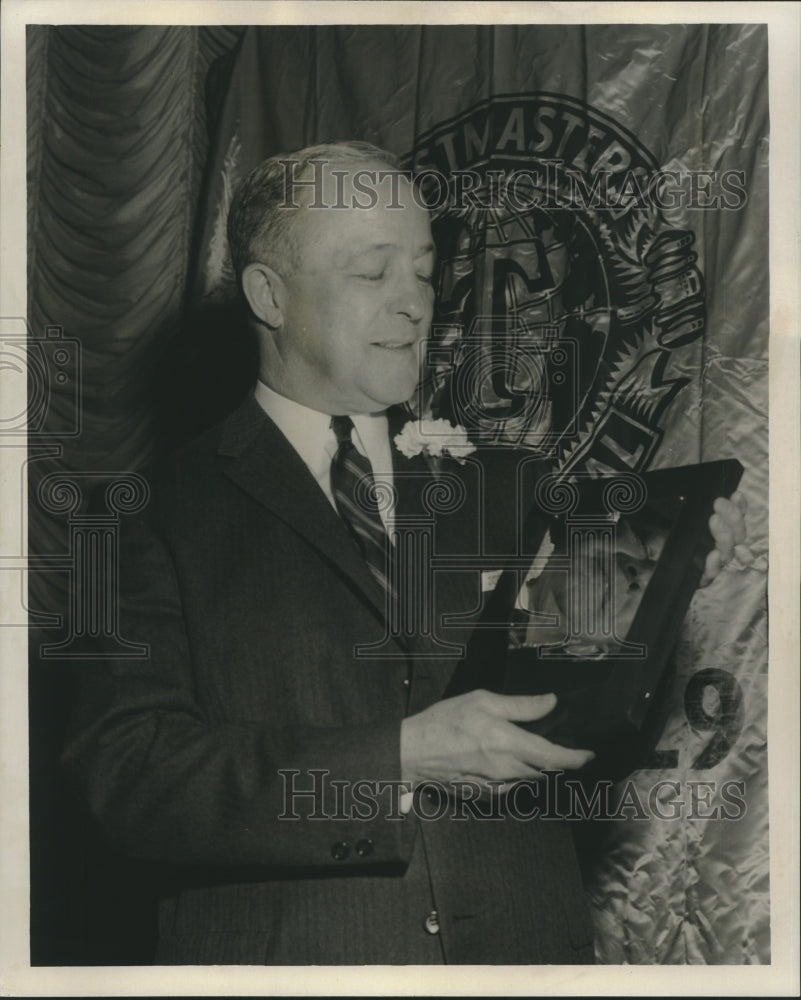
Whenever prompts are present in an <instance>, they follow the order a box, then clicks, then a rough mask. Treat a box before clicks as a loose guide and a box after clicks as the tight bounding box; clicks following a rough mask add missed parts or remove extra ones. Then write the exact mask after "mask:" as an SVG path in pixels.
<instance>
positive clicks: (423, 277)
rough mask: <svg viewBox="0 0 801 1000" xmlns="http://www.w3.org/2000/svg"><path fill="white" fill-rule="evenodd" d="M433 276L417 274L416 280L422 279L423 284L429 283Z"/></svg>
mask: <svg viewBox="0 0 801 1000" xmlns="http://www.w3.org/2000/svg"><path fill="white" fill-rule="evenodd" d="M433 277H434V275H433V274H418V275H417V280H418V281H422V283H423V284H424V285H430V284H431V281H432V279H433Z"/></svg>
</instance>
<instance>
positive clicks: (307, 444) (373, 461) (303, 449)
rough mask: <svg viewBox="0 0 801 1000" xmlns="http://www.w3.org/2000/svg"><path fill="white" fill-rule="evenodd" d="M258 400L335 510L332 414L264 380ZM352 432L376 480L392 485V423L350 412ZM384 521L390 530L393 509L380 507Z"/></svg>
mask: <svg viewBox="0 0 801 1000" xmlns="http://www.w3.org/2000/svg"><path fill="white" fill-rule="evenodd" d="M255 396H256V402H257V403H258V404H259V406H261V408H262V409H263V410H264V412H265V413H266V414H267V416H269V417H270V418H271V419H272V420H273V422H274V423H275V424H276V426H277V427H278V429H279V430H280V431H281V433H282V434H283V435H284V437H285V438H286V439H287V441H289V443H290V444H291V445H292V447H293V448H294V449H295V451H296V452H297V453H298V454H299V455H300V457H301V458H302V459H303V462H304V464H305V465H306V467H307V468H308V470H309V472H311V474H312V475H313V476H314V478H315V480H316V481H317V484H318V486H319V487H320V489H321V490H322V491H323V493H324V494H325V495H326V497H327V498H328V502H329V503H330V504H331V506H332V507H333V508H334V510H336V503H335V502H334V495H333V493H332V492H331V461H332V459H333V457H334V455H335V454H336V451H337V439H336V435H335V434H334V431H333V430H332V428H331V416H330V414H327V413H320V411H319V410H312V409H311V408H310V407H308V406H304V405H303V404H302V403H297V402H295V400H294V399H289V398H287V397H286V396H282V395H281V394H280V393H277V392H276V391H275V390H274V389H271V388H270V387H269V386H268V385H265V383H264V382H261V381H258V382H257V383H256V392H255ZM351 420H352V421H353V433H352V434H351V440H352V441H353V444H354V445H355V447H356V449H357V451H359V452H360V453H361V454H362V455H364V456H365V457H366V458H367V459H368V460H369V462H370V465H371V466H372V468H373V478H374V479H375V481H376V482H377V483H386V484H387V485H388V486H390V487H391V486H392V450H391V447H390V443H389V426H388V423H387V417H386V414H384V413H355V414H351ZM380 513H381V520H382V521H383V522H384V527H385V528H386V529H387V530H388V531H389V530H390V525H391V520H390V513H391V512H390V511H384V510H381V511H380Z"/></svg>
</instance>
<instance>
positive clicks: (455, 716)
mask: <svg viewBox="0 0 801 1000" xmlns="http://www.w3.org/2000/svg"><path fill="white" fill-rule="evenodd" d="M555 705H556V696H555V695H553V694H544V695H507V694H493V693H492V692H490V691H471V692H469V693H468V694H462V695H459V696H458V697H455V698H447V699H446V700H445V701H439V702H437V703H436V704H435V705H431V707H430V708H427V709H425V710H424V711H423V712H420V713H419V714H417V715H412V716H410V717H409V718H408V719H404V720H403V723H402V724H401V776H402V778H403V780H404V781H411V782H413V783H414V784H417V783H418V782H421V781H424V780H425V779H436V780H438V781H442V782H449V781H473V782H477V783H479V784H486V783H487V782H488V781H504V782H513V781H517V780H519V779H520V778H538V777H541V776H542V771H543V770H563V769H564V770H569V769H576V768H579V767H583V765H584V764H586V763H587V762H588V761H590V760H592V758H593V757H594V756H595V754H593V753H592V752H591V751H590V750H568V749H567V748H566V747H561V746H557V745H556V744H555V743H550V742H549V741H548V740H546V739H545V738H544V737H542V736H537V735H536V734H534V733H529V732H526V730H525V729H521V727H520V726H516V725H515V722H529V721H533V720H534V719H541V718H542V717H543V716H544V715H547V714H548V712H550V711H551V710H552V709H553V707H554V706H555Z"/></svg>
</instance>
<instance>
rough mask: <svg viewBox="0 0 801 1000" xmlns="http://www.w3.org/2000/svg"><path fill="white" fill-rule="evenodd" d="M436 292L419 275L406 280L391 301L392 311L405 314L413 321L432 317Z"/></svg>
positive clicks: (418, 321) (417, 321)
mask: <svg viewBox="0 0 801 1000" xmlns="http://www.w3.org/2000/svg"><path fill="white" fill-rule="evenodd" d="M433 298H434V293H433V291H432V288H431V286H430V285H428V284H426V283H424V282H422V281H421V280H420V278H418V277H417V275H412V277H411V279H407V280H404V281H403V282H402V283H401V284H400V285H399V287H398V288H397V289H396V290H395V293H394V295H393V297H392V299H391V301H390V308H391V311H392V312H394V313H398V314H400V315H401V316H405V317H406V318H407V319H408V320H409V321H410V322H412V323H420V322H421V321H422V320H424V319H426V317H428V319H430V318H431V309H432V305H433Z"/></svg>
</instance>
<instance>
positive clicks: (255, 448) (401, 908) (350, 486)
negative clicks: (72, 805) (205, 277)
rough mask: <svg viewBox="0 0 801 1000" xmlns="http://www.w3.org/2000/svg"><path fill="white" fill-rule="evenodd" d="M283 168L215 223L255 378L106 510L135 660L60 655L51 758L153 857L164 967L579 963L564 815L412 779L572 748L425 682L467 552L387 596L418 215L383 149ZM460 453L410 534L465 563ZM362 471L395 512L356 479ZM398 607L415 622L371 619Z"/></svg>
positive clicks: (419, 468)
mask: <svg viewBox="0 0 801 1000" xmlns="http://www.w3.org/2000/svg"><path fill="white" fill-rule="evenodd" d="M315 152H316V153H317V154H318V155H319V156H321V157H324V158H325V159H326V160H327V161H328V164H327V166H325V167H324V168H322V169H321V170H320V171H318V168H316V167H315V166H314V164H311V165H310V162H309V161H310V159H311V157H312V154H314V153H315ZM293 159H294V160H295V161H297V162H296V163H295V165H294V167H293V168H292V171H293V172H292V173H291V174H289V175H287V171H286V167H285V165H282V164H281V161H280V159H278V158H276V159H275V160H271V161H267V162H266V163H264V164H262V165H261V166H260V167H258V168H257V169H256V170H255V171H254V172H253V173H252V174H251V175H250V177H249V178H248V179H247V181H246V182H245V184H244V185H243V186H242V188H241V189H240V190H239V192H238V193H237V196H236V198H235V201H234V204H233V206H232V210H231V215H230V221H229V242H230V245H231V251H232V257H233V262H234V265H235V269H236V271H237V274H238V276H239V279H240V282H241V286H242V289H243V292H244V295H245V297H246V299H247V302H248V305H249V307H250V311H251V313H252V318H253V322H254V324H255V326H256V329H257V332H258V337H259V345H260V358H261V363H260V370H259V382H258V384H257V386H256V390H255V393H254V394H253V395H252V396H251V397H249V398H248V399H247V400H246V401H245V403H244V404H243V405H242V406H241V407H240V408H239V409H238V410H237V411H236V412H235V413H234V414H233V415H232V416H231V417H230V418H229V419H228V420H226V421H225V423H224V424H223V425H222V426H221V427H219V428H216V429H214V430H213V431H210V432H208V433H206V434H205V435H204V436H202V437H201V438H199V439H198V440H197V441H195V442H194V443H193V444H192V445H190V446H189V447H187V448H185V449H184V450H183V451H182V452H180V453H179V454H178V455H177V456H176V457H175V458H174V459H173V460H172V461H171V464H170V466H169V468H167V469H166V470H163V471H161V472H159V473H157V474H155V475H154V476H153V477H152V480H151V487H152V496H151V500H150V503H149V505H148V507H147V509H146V510H145V512H144V513H143V514H142V515H141V516H140V517H138V518H136V519H135V523H133V524H132V525H131V526H129V525H128V524H126V526H125V529H124V531H123V549H122V559H123V564H122V565H123V573H124V580H123V585H122V593H121V625H122V629H123V632H124V634H125V635H126V637H129V638H131V639H134V640H138V641H142V640H144V641H146V642H147V643H148V644H149V648H150V655H149V657H148V658H147V659H144V660H123V659H114V658H113V657H110V658H109V659H108V660H106V661H101V662H98V663H97V665H94V662H93V663H90V664H89V665H87V666H85V667H83V668H82V669H81V680H80V683H79V690H78V698H77V709H76V715H75V720H74V726H73V732H72V736H71V739H70V742H69V745H68V748H67V752H66V758H65V759H66V761H67V763H68V766H69V768H70V770H71V773H72V774H73V776H74V778H75V780H76V782H77V783H78V785H79V786H80V788H81V789H82V792H83V794H84V795H85V796H86V798H87V801H88V802H89V804H90V807H91V809H92V812H93V814H94V815H95V817H96V819H97V821H98V822H99V824H100V825H101V827H102V829H103V830H104V832H105V834H106V835H107V836H108V837H109V838H110V839H111V841H112V842H113V843H115V844H116V845H117V846H119V847H121V848H122V849H123V850H125V851H126V852H128V853H129V854H131V855H133V856H136V857H139V858H145V859H153V860H157V861H160V862H167V863H169V866H170V872H171V874H170V880H169V883H168V884H165V886H164V894H163V899H162V902H161V906H160V912H159V941H160V944H159V951H158V956H157V961H158V962H161V963H192V964H200V963H216V964H232V963H237V964H239V963H247V964H263V963H269V964H362V963H383V964H396V963H412V964H417V963H421V964H422V963H443V962H451V963H476V964H478V963H509V964H512V963H542V962H551V963H566V964H567V963H586V962H590V961H592V931H591V925H590V921H589V918H588V914H587V911H586V908H585V904H584V900H583V895H582V887H581V884H580V879H579V875H578V870H577V866H576V863H575V858H574V854H573V848H572V844H571V839H570V834H569V831H568V830H567V829H566V828H565V825H564V824H563V823H559V822H548V821H538V820H529V821H525V820H522V819H521V818H520V817H519V816H517V817H513V816H510V815H509V814H507V813H505V812H504V811H503V809H502V808H501V806H500V800H499V798H498V796H497V794H496V795H495V798H492V797H490V796H486V797H485V798H484V799H483V800H480V801H483V802H484V806H483V807H482V809H483V810H484V811H483V812H482V809H479V808H477V806H476V803H475V802H474V803H473V808H466V807H464V805H463V806H462V808H461V811H459V810H458V809H456V808H455V806H454V803H457V802H458V801H460V800H459V799H458V796H457V797H455V798H453V799H449V800H447V801H445V802H443V800H441V799H437V798H436V796H432V797H425V796H423V795H421V794H419V790H420V788H421V787H422V786H423V784H424V783H425V781H426V779H436V780H437V781H439V782H441V783H443V784H447V785H450V786H451V787H457V786H458V783H459V782H462V783H463V785H462V787H463V788H464V787H478V788H481V789H486V788H487V787H488V786H489V787H490V788H491V786H492V783H493V782H494V783H495V789H496V793H497V788H498V786H499V785H500V784H501V783H504V782H505V783H509V782H513V781H516V780H517V779H527V778H536V777H537V776H538V775H540V774H541V772H542V771H543V770H544V769H553V770H561V769H565V770H571V769H576V768H580V767H581V766H582V765H583V764H584V763H585V762H586V761H588V760H589V759H590V757H591V754H590V753H589V752H588V751H584V750H575V749H566V748H563V747H560V746H556V745H554V744H552V743H549V742H548V741H547V740H545V739H543V738H542V737H540V736H537V735H534V734H532V733H529V732H527V731H525V730H524V729H522V728H521V727H519V726H517V725H516V724H515V723H516V722H517V721H523V720H531V719H536V718H539V717H541V716H543V715H544V714H546V713H547V712H548V711H550V710H551V709H552V707H553V705H554V699H553V697H552V696H548V695H545V696H542V697H523V696H519V697H509V696H502V695H497V694H491V693H489V692H486V691H479V692H472V693H469V694H465V695H460V696H457V697H453V698H449V699H444V700H443V697H442V696H443V693H444V692H445V689H446V687H447V684H448V682H449V680H450V678H451V676H452V674H453V671H454V669H455V668H456V666H457V663H458V662H459V659H460V656H461V653H462V651H463V648H464V645H465V643H466V642H467V640H468V638H469V618H470V614H471V613H474V612H475V610H476V608H477V606H478V604H479V603H480V593H479V584H478V574H477V573H475V572H470V571H467V572H464V571H462V572H460V571H459V570H458V567H457V566H456V565H455V564H454V565H452V566H451V567H450V570H448V568H447V567H446V569H445V570H444V571H443V572H438V573H436V574H434V576H433V580H434V584H435V585H434V586H433V588H432V590H431V592H430V593H429V592H428V590H427V589H426V588H425V587H424V588H423V592H414V590H413V588H412V590H411V592H407V593H406V594H404V595H401V594H400V593H399V591H400V590H403V589H404V587H403V580H404V578H403V577H402V576H399V575H398V573H397V572H396V571H395V570H394V569H393V566H394V565H395V563H396V559H397V557H398V555H399V553H398V552H397V551H393V550H394V549H397V548H398V540H399V539H400V538H401V537H404V538H407V537H413V533H412V536H409V535H408V534H407V535H402V533H401V534H399V531H398V526H399V525H401V527H402V526H403V525H404V524H412V523H414V524H418V525H419V524H421V523H423V521H424V520H425V517H426V516H428V515H429V514H430V503H429V506H428V507H427V506H426V503H427V501H425V490H424V487H425V486H426V485H427V484H429V483H430V482H431V472H430V470H429V468H428V464H427V460H426V456H425V455H422V454H419V455H416V456H411V457H407V456H404V455H402V454H401V453H400V452H399V451H398V449H397V448H396V447H395V446H394V444H393V438H394V435H395V433H396V432H397V431H398V430H399V426H400V425H399V423H397V422H398V420H399V411H398V410H397V408H396V404H399V403H402V402H404V401H406V400H407V399H409V397H410V396H411V395H412V393H413V391H414V388H415V384H416V381H417V378H418V371H419V360H418V359H419V357H420V345H421V343H422V341H423V340H424V338H425V337H426V335H427V332H428V326H429V322H430V319H431V311H432V299H433V291H432V288H431V275H432V269H433V266H434V249H433V245H432V242H431V235H430V229H429V222H428V214H427V212H426V211H425V209H424V208H422V207H421V206H420V205H419V204H417V203H416V200H415V198H414V197H413V194H414V192H413V190H412V188H411V185H410V184H409V182H408V181H407V180H405V179H404V178H403V177H402V176H401V175H400V174H399V173H398V172H397V171H396V169H395V167H394V166H393V164H392V161H390V160H389V159H388V158H387V156H386V154H383V153H381V151H379V150H374V149H372V148H366V147H363V146H361V145H359V144H344V145H338V146H332V147H325V148H320V149H317V150H312V151H305V152H303V153H300V154H296V155H295V156H294V157H293ZM358 171H362V174H361V176H360V178H359V179H358V180H357V176H356V175H357V173H358ZM365 172H366V173H365ZM380 172H383V175H384V181H383V182H382V181H381V180H380V176H379V175H380ZM371 175H372V177H373V181H372V186H370V184H369V183H367V182H368V181H369V178H370V176H371ZM287 176H289V178H290V181H292V183H293V185H294V186H293V187H292V189H291V190H290V191H289V197H287V193H288V192H287V187H286V181H287ZM310 178H313V180H314V183H312V184H311V185H310V186H309V184H308V182H309V179H310ZM295 181H298V182H301V183H297V184H294V182H295ZM304 181H305V182H307V183H306V186H303V183H302V182H304ZM315 185H316V186H315ZM323 205H325V206H327V207H321V206H323ZM221 349H223V350H224V349H225V347H224V344H222V345H221ZM343 418H349V419H343ZM451 464H452V466H453V469H455V470H456V472H457V473H458V475H457V476H456V478H453V477H452V474H451V472H449V471H448V468H447V467H446V465H443V466H442V467H441V469H440V476H441V481H442V482H445V481H448V482H452V483H456V484H457V485H458V482H459V481H461V482H462V485H463V494H464V496H466V497H467V501H466V502H464V503H461V504H455V505H451V507H450V509H447V510H444V511H443V512H441V516H440V517H439V518H438V519H437V522H436V527H435V534H434V535H433V536H430V535H429V537H433V538H434V539H435V541H436V547H437V551H442V552H448V553H450V554H451V555H457V556H458V555H459V554H461V553H464V552H468V551H472V550H473V549H475V548H476V545H477V542H476V524H477V518H478V516H479V512H478V511H477V510H476V509H475V506H474V505H473V504H472V496H473V495H474V490H473V487H474V486H475V483H476V480H475V479H472V480H471V478H470V477H471V476H474V475H476V474H477V473H476V469H477V466H475V465H470V464H467V465H465V466H464V467H460V466H458V463H455V462H454V463H451ZM371 475H372V476H373V477H374V479H375V480H378V481H379V484H380V483H381V482H382V481H383V484H384V486H385V487H387V488H388V489H389V488H391V489H392V490H394V491H395V492H396V493H397V496H398V500H397V504H396V505H395V506H394V508H393V509H389V507H388V506H386V505H382V504H380V503H372V502H371V501H370V499H369V495H370V493H371V491H370V490H369V489H368V490H367V493H366V494H365V493H364V490H363V488H364V486H365V483H366V484H367V485H368V486H369V485H370V476H371ZM459 476H461V477H462V479H461V480H459ZM365 477H366V478H365ZM449 477H451V478H449ZM359 484H361V485H359ZM354 488H355V489H356V492H355V493H354V492H352V491H353V490H354ZM360 488H362V493H361V494H360V493H359V492H358V490H359V489H360ZM421 491H422V492H421ZM379 492H380V490H379ZM365 496H367V499H366V500H365ZM421 497H423V500H422V501H421ZM421 503H422V506H421ZM724 513H725V514H726V516H725V517H722V515H720V514H719V515H718V517H722V520H723V521H724V522H726V523H725V527H720V525H718V529H717V534H718V536H719V537H720V538H722V539H723V544H722V547H723V548H725V547H726V544H728V543H729V542H733V540H734V534H735V533H736V526H735V527H731V526H730V522H731V523H732V524H733V523H734V520H736V518H732V516H731V512H730V511H728V510H724ZM415 518H417V520H416V521H415ZM404 519H406V520H404ZM390 538H394V539H395V543H394V545H393V544H392V542H390V541H389V539H390ZM725 554H726V553H725V552H724V557H725ZM719 556H720V554H718V557H719ZM716 558H717V557H716ZM713 569H714V567H713ZM420 579H421V580H422V579H424V577H420ZM425 579H427V578H425ZM406 589H407V590H408V588H406ZM410 604H411V605H414V609H413V611H414V613H411V614H410V611H409V607H408V605H410ZM399 606H401V607H402V609H403V610H402V616H401V617H402V620H403V621H404V622H409V621H412V620H413V621H415V622H416V623H417V624H416V626H415V628H413V629H409V628H406V629H394V630H393V629H391V628H389V623H390V622H392V621H395V620H397V617H398V612H397V608H398V607H399ZM449 614H450V615H454V614H456V615H461V616H462V618H463V619H465V621H467V622H468V623H467V624H465V623H462V624H459V623H458V622H456V623H455V624H453V623H452V624H451V625H450V626H448V624H447V619H446V617H445V616H446V615H449ZM404 616H405V617H404ZM425 622H433V623H434V624H433V627H432V628H429V627H427V626H426V625H425ZM444 643H447V644H449V645H447V646H446V645H444ZM454 783H456V785H454ZM464 783H467V784H464ZM470 783H472V785H471V784H470ZM415 789H417V792H415V793H414V794H413V795H412V796H411V802H410V795H409V792H410V791H412V790H415ZM468 797H469V796H468ZM461 801H463V800H461ZM487 803H489V806H487ZM443 806H444V808H443ZM485 807H486V808H485ZM479 814H480V815H479Z"/></svg>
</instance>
